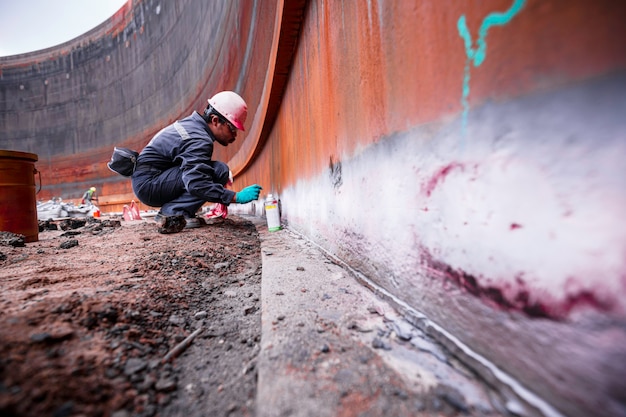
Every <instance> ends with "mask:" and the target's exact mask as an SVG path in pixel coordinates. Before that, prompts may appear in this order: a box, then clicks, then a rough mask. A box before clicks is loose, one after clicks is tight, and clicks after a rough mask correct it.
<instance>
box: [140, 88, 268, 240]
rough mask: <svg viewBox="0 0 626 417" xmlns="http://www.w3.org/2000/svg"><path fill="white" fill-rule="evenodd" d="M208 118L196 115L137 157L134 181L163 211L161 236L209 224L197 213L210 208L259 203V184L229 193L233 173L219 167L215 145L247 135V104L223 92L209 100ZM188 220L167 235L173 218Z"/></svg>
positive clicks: (148, 201)
mask: <svg viewBox="0 0 626 417" xmlns="http://www.w3.org/2000/svg"><path fill="white" fill-rule="evenodd" d="M207 101H208V104H207V106H206V108H205V109H204V111H203V112H202V114H200V113H199V112H197V111H194V112H193V113H192V114H191V115H189V116H188V117H186V118H184V119H182V120H178V121H176V122H174V123H172V124H170V125H169V126H166V127H165V128H164V129H163V130H161V131H160V132H159V133H157V134H156V135H155V136H154V137H153V138H152V140H150V142H149V143H148V145H146V147H145V148H144V149H143V150H142V151H141V152H140V154H139V156H138V157H137V167H136V169H135V172H134V173H133V175H132V186H133V192H134V193H135V195H136V196H137V198H138V199H139V200H140V201H141V202H142V203H144V204H146V205H148V206H151V207H160V210H159V212H158V213H157V215H156V216H155V221H156V222H157V225H159V232H161V233H176V232H180V231H182V230H183V228H196V227H200V226H202V225H204V224H205V222H204V219H202V218H201V217H197V216H196V212H197V211H198V209H200V207H202V205H203V204H204V203H206V202H212V203H222V204H224V205H226V206H228V205H229V204H231V203H240V204H245V203H249V202H251V201H254V200H256V199H258V198H259V193H260V192H261V189H262V187H261V186H260V185H257V184H254V185H250V186H248V187H245V188H243V189H242V190H241V191H239V192H234V191H232V190H228V189H227V188H225V185H226V184H227V182H228V174H229V168H228V166H227V165H226V164H225V163H223V162H220V161H213V160H212V156H213V144H214V143H215V142H217V143H219V144H220V145H222V146H228V145H229V144H230V143H233V142H234V141H235V139H236V138H237V130H241V131H244V130H245V129H244V125H243V124H244V122H245V120H246V116H247V114H248V108H247V105H246V102H245V101H244V100H243V98H241V97H240V96H239V95H238V94H237V93H235V92H232V91H222V92H219V93H217V94H215V95H214V96H213V97H211V98H210V99H208V100H207ZM180 216H183V217H184V221H182V222H174V224H181V226H180V227H178V226H177V227H175V228H174V229H169V230H165V231H164V230H163V228H162V226H163V225H164V224H166V223H168V221H167V220H168V218H171V217H180Z"/></svg>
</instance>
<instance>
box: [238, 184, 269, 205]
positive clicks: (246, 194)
mask: <svg viewBox="0 0 626 417" xmlns="http://www.w3.org/2000/svg"><path fill="white" fill-rule="evenodd" d="M262 189H263V187H261V186H260V185H258V184H254V185H249V186H247V187H246V188H244V189H243V190H241V191H239V192H238V193H237V195H236V196H235V200H236V201H235V202H236V203H239V204H245V203H249V202H251V201H254V200H257V199H258V198H259V194H260V193H261V190H262Z"/></svg>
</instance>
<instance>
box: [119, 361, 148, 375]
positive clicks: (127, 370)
mask: <svg viewBox="0 0 626 417" xmlns="http://www.w3.org/2000/svg"><path fill="white" fill-rule="evenodd" d="M147 366H148V362H146V361H145V360H143V359H141V358H130V359H128V360H127V361H126V364H125V365H124V375H127V376H130V375H133V374H136V373H137V372H139V371H142V370H144V369H146V367H147Z"/></svg>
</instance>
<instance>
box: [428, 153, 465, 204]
mask: <svg viewBox="0 0 626 417" xmlns="http://www.w3.org/2000/svg"><path fill="white" fill-rule="evenodd" d="M454 169H461V170H463V164H460V163H458V162H451V163H449V164H448V165H446V166H444V167H442V168H439V169H438V170H437V172H435V174H433V176H432V177H430V179H429V180H428V181H427V182H426V183H425V184H424V186H423V187H422V192H423V193H425V194H426V196H427V197H430V195H431V194H432V192H433V190H434V189H435V188H437V186H438V185H439V184H440V183H442V182H443V180H444V179H445V178H446V177H447V176H448V174H450V172H452V170H454Z"/></svg>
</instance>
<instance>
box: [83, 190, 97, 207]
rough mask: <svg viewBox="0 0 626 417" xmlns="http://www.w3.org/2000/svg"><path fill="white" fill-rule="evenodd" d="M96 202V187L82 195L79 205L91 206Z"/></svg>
mask: <svg viewBox="0 0 626 417" xmlns="http://www.w3.org/2000/svg"><path fill="white" fill-rule="evenodd" d="M94 201H95V202H98V196H96V187H91V188H90V189H88V190H87V191H85V194H83V199H82V200H81V202H80V203H81V204H83V205H89V206H91V205H93V202H94Z"/></svg>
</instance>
